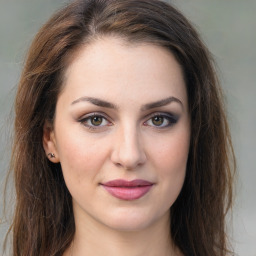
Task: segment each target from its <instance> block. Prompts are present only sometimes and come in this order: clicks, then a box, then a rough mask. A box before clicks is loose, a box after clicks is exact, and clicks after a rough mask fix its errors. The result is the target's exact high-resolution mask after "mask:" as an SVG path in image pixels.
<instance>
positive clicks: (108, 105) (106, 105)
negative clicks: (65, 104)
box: [71, 97, 117, 109]
mask: <svg viewBox="0 0 256 256" xmlns="http://www.w3.org/2000/svg"><path fill="white" fill-rule="evenodd" d="M82 101H87V102H90V103H92V104H93V105H96V106H99V107H104V108H113V109H117V106H116V105H114V104H113V103H110V102H108V101H105V100H101V99H98V98H93V97H81V98H79V99H77V100H75V101H73V102H72V103H71V105H74V104H76V103H78V102H82Z"/></svg>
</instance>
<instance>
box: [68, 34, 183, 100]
mask: <svg viewBox="0 0 256 256" xmlns="http://www.w3.org/2000/svg"><path fill="white" fill-rule="evenodd" d="M65 91H68V93H70V96H71V94H72V95H74V97H75V96H76V97H79V96H81V94H85V95H88V94H92V95H89V96H94V94H97V95H96V96H99V97H100V96H101V97H105V96H106V94H109V95H108V96H110V97H111V96H113V97H114V96H115V94H122V95H123V97H125V95H126V96H127V97H128V96H129V95H133V96H135V95H136V94H139V93H140V92H141V91H144V95H143V96H144V98H145V97H147V96H149V97H152V96H155V97H159V98H161V97H162V98H163V96H165V97H166V96H167V95H166V94H168V96H169V95H170V94H176V96H179V97H180V98H182V100H186V89H185V83H184V79H183V74H182V68H181V67H180V65H179V63H178V62H177V61H176V59H175V57H174V56H173V55H172V53H171V52H170V51H169V50H167V49H165V48H163V47H161V46H156V45H153V44H149V43H128V42H127V41H125V40H123V39H121V38H114V37H105V38H101V39H97V40H96V41H94V42H91V43H90V44H88V45H84V46H82V47H81V48H80V49H79V50H78V51H76V53H75V54H74V55H73V58H72V61H71V62H70V64H69V65H68V67H67V69H66V72H65V84H64V92H65ZM170 96H174V95H170Z"/></svg>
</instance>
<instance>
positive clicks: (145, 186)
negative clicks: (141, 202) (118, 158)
mask: <svg viewBox="0 0 256 256" xmlns="http://www.w3.org/2000/svg"><path fill="white" fill-rule="evenodd" d="M153 185H154V183H152V182H149V181H146V180H139V179H136V180H132V181H127V180H121V179H117V180H111V181H108V182H106V183H103V184H101V186H102V187H103V188H104V189H105V190H106V191H107V192H108V193H109V194H110V195H112V196H114V197H116V198H118V199H121V200H136V199H139V198H141V197H143V196H144V195H145V194H147V193H148V192H149V191H150V189H151V188H152V187H153Z"/></svg>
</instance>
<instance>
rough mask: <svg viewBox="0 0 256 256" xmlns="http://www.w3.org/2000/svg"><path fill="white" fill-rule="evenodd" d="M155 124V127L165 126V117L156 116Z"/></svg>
mask: <svg viewBox="0 0 256 256" xmlns="http://www.w3.org/2000/svg"><path fill="white" fill-rule="evenodd" d="M153 124H154V125H157V126H159V125H161V124H163V117H161V116H155V117H154V118H153Z"/></svg>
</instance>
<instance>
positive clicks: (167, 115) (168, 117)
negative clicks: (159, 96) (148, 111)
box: [79, 113, 178, 130]
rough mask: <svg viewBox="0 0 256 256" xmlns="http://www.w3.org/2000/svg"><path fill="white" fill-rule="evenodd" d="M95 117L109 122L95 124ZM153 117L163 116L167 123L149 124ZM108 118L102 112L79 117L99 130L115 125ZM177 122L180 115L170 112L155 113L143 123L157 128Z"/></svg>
mask: <svg viewBox="0 0 256 256" xmlns="http://www.w3.org/2000/svg"><path fill="white" fill-rule="evenodd" d="M94 117H96V118H101V119H102V120H103V122H107V124H104V125H102V123H100V124H99V125H93V124H92V120H93V118H94ZM153 118H162V119H163V123H165V124H164V125H162V124H161V125H159V126H158V125H154V124H147V123H148V122H150V121H151V123H152V122H153ZM108 119H109V118H107V117H105V115H103V114H102V113H91V114H88V115H87V116H85V117H83V118H82V119H79V122H80V123H81V124H82V125H84V126H85V127H87V128H88V129H92V130H97V129H101V128H103V127H106V126H111V125H113V123H112V122H110V121H109V120H108ZM88 122H90V124H88ZM166 122H167V124H166ZM177 122H178V117H177V116H176V115H173V114H170V113H154V114H153V115H150V116H148V117H147V120H146V121H145V122H143V125H145V126H152V127H153V128H156V129H164V128H168V127H171V126H173V125H175V124H176V123H177Z"/></svg>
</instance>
